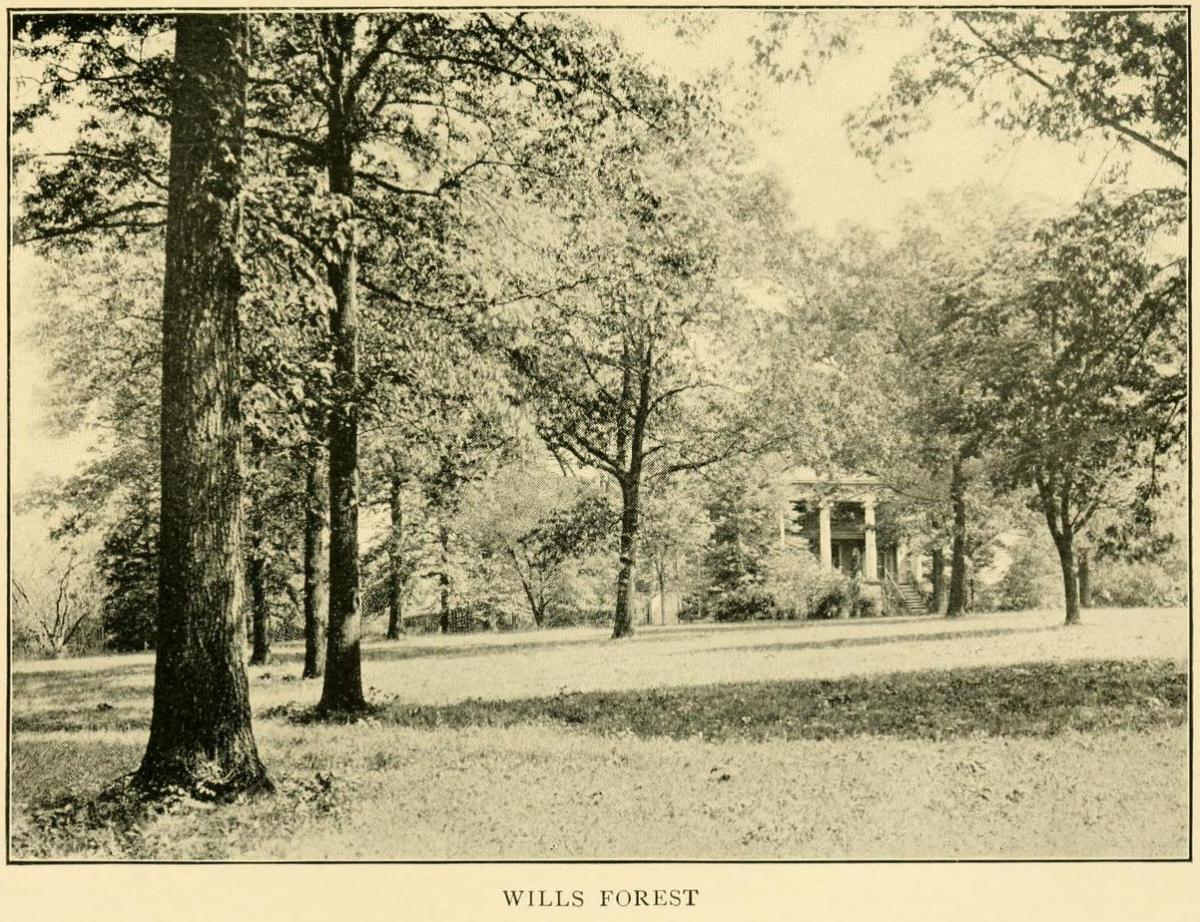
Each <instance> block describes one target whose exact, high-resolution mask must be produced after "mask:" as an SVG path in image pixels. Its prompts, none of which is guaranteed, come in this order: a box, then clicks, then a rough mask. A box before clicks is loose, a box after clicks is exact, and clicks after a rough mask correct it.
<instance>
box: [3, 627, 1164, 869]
mask: <svg viewBox="0 0 1200 922" xmlns="http://www.w3.org/2000/svg"><path fill="white" fill-rule="evenodd" d="M1088 614H1089V618H1088V620H1089V624H1087V625H1086V626H1085V627H1084V628H1082V629H1078V630H1061V629H1058V628H1056V627H1054V626H1053V622H1052V620H1051V618H1052V617H1056V616H1051V615H1037V614H1035V615H1021V616H994V617H987V618H980V619H972V620H971V621H968V622H964V623H960V624H949V623H947V622H944V621H939V620H924V621H910V622H900V621H893V622H869V623H866V622H864V623H861V624H844V623H843V624H832V625H791V626H782V627H777V626H750V627H729V628H716V629H713V628H703V627H700V628H691V629H675V630H670V631H659V632H647V633H646V634H643V636H642V637H641V638H639V639H637V640H635V641H634V642H633V643H630V644H622V645H616V646H614V645H612V644H609V643H607V642H606V641H605V640H603V639H602V637H601V636H600V635H598V634H597V633H596V632H586V631H585V632H547V633H545V634H541V635H521V636H508V637H497V638H477V637H456V638H444V639H443V638H410V639H406V640H403V641H400V642H399V643H398V644H391V645H384V644H381V645H377V646H375V647H374V648H372V649H371V651H370V659H369V660H368V663H367V667H366V677H367V681H368V683H370V684H372V685H374V686H377V688H378V691H377V692H376V697H377V700H381V701H386V702H387V704H386V705H385V707H384V709H383V710H382V711H381V713H380V715H379V717H378V718H377V719H376V720H374V721H371V722H368V723H366V724H360V725H354V726H313V725H297V724H295V723H293V722H291V721H289V720H288V719H287V718H288V715H289V714H292V713H296V712H297V711H301V710H302V708H303V706H304V705H305V704H307V703H309V702H310V699H311V698H312V697H313V696H314V695H315V693H316V689H315V688H313V683H300V682H297V681H287V680H286V679H287V677H288V676H290V675H292V674H293V673H294V671H295V669H296V666H295V664H294V663H293V662H291V661H290V660H291V659H292V658H294V656H295V651H293V650H287V651H283V654H284V658H285V659H286V661H285V662H282V663H280V664H277V665H275V666H270V667H266V668H265V669H257V670H254V671H253V672H252V675H253V676H254V682H253V687H254V697H255V704H256V709H257V712H258V720H257V724H256V730H257V733H258V736H259V739H260V743H261V745H262V748H263V750H264V756H265V758H266V759H267V761H268V763H269V765H270V766H271V768H272V771H273V773H274V775H275V777H276V779H277V781H279V782H280V787H281V793H280V796H278V797H276V798H272V799H269V800H265V801H261V802H257V803H253V804H247V805H234V806H230V807H217V808H212V809H199V808H195V807H190V806H187V805H182V806H181V807H180V808H178V809H175V810H172V811H170V812H169V813H168V814H167V815H164V816H160V817H158V818H156V819H154V820H153V821H150V822H145V823H140V824H137V825H135V826H132V827H129V826H122V825H120V824H118V825H116V826H110V827H101V828H99V829H84V828H82V826H81V825H80V824H79V823H78V821H77V819H78V818H77V817H75V816H73V815H71V814H69V813H63V814H61V815H59V816H58V817H54V816H51V817H50V818H49V822H50V823H51V825H52V826H55V825H57V826H58V827H61V828H59V829H58V830H57V831H54V832H52V834H51V835H49V836H47V835H45V833H44V832H43V831H39V832H36V833H35V832H33V831H32V830H31V829H30V827H29V825H28V824H29V810H28V807H29V805H30V804H34V803H38V802H43V801H45V800H47V799H49V798H55V797H60V796H62V795H63V794H67V793H78V794H84V795H86V794H90V793H92V792H94V791H96V790H97V789H99V788H100V787H101V786H102V785H103V783H104V782H105V781H106V780H108V779H110V778H112V777H114V776H116V775H119V774H121V773H122V772H125V771H129V770H130V769H132V768H133V767H134V766H135V765H136V761H137V758H138V756H139V755H140V752H141V748H142V746H143V745H144V741H145V730H144V727H145V726H146V723H147V720H148V704H149V699H148V689H149V673H148V670H149V668H150V664H149V659H148V658H145V657H129V658H107V659H104V660H94V661H89V662H84V661H77V662H74V663H70V662H67V663H63V662H59V663H53V664H21V665H20V666H19V668H18V670H17V674H16V675H15V676H14V679H15V694H16V705H15V709H14V718H13V720H14V731H15V736H14V764H13V772H14V777H13V784H14V794H15V799H16V801H17V807H18V816H17V826H16V837H15V845H16V852H15V854H16V855H18V856H19V855H21V854H29V855H31V856H32V855H35V854H40V853H47V852H49V853H53V854H66V853H71V854H91V855H97V856H101V855H110V854H120V855H140V856H147V857H150V856H153V857H172V856H174V857H239V856H240V857H340V858H349V857H406V858H454V857H459V858H461V857H475V858H500V857H515V858H554V857H583V858H596V857H609V858H613V857H617V858H620V857H695V858H699V857H720V858H749V857H783V858H799V857H804V858H837V857H863V858H866V857H910V858H915V857H984V856H993V857H994V856H1010V857H1038V856H1060V857H1067V856H1083V855H1089V856H1109V857H1114V856H1139V857H1151V856H1178V855H1180V854H1182V853H1184V851H1185V850H1186V822H1187V782H1188V779H1187V740H1186V730H1185V729H1183V727H1182V723H1183V721H1184V719H1185V706H1186V700H1185V699H1186V686H1185V679H1184V677H1183V674H1182V671H1181V669H1182V667H1181V665H1180V663H1181V658H1182V657H1184V656H1185V655H1186V650H1187V646H1186V640H1187V620H1186V613H1183V612H1178V611H1177V612H1154V613H1149V612H1141V613H1128V612H1127V613H1098V612H1089V613H1088ZM1022 654H1024V655H1022ZM1146 657H1151V658H1152V659H1145V658H1146ZM931 659H933V660H935V661H936V664H938V665H940V666H941V667H942V668H940V669H929V668H927V667H928V664H929V662H930V660H931ZM1098 660H1106V661H1108V662H1098ZM1035 661H1040V664H1037V663H1036V662H1035ZM1055 662H1057V663H1059V665H1057V666H1050V665H1047V663H1055ZM1005 663H1007V664H1012V663H1026V665H1018V666H1015V667H1013V666H1011V665H1009V666H1007V667H1005V668H999V669H997V668H990V667H994V666H997V665H1000V664H1005ZM910 664H911V667H912V668H911V669H909V670H908V671H903V670H905V667H906V666H909V665H910ZM946 667H954V668H952V669H947V668H946ZM982 667H989V668H982ZM917 669H920V670H921V671H919V672H918V671H914V670H917ZM764 679H765V680H766V681H764ZM748 680H755V681H748ZM716 683H720V684H716ZM729 683H738V684H736V685H730V684H729ZM688 686H702V687H698V688H689V687H688ZM392 696H397V697H395V698H393V697H392ZM268 713H270V714H273V715H275V716H271V717H265V715H266V714H268ZM46 822H47V816H46V814H45V813H40V819H39V824H43V823H46Z"/></svg>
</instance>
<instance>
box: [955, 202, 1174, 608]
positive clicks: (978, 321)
mask: <svg viewBox="0 0 1200 922" xmlns="http://www.w3.org/2000/svg"><path fill="white" fill-rule="evenodd" d="M1185 214H1186V200H1185V199H1184V197H1183V196H1181V195H1179V194H1177V193H1175V192H1173V191H1170V190H1159V191H1151V192H1146V193H1141V194H1138V195H1134V196H1131V197H1127V198H1123V199H1120V200H1118V201H1115V202H1114V201H1113V200H1112V199H1111V198H1110V197H1107V196H1104V195H1095V196H1093V197H1090V198H1089V199H1087V200H1085V201H1084V202H1083V203H1081V204H1080V206H1079V207H1078V208H1077V209H1075V210H1073V211H1072V212H1071V213H1069V214H1068V215H1066V216H1064V217H1062V218H1059V219H1057V220H1054V221H1050V222H1047V223H1045V224H1043V225H1042V226H1041V227H1040V228H1038V230H1037V232H1036V234H1035V235H1034V236H1033V239H1032V240H1031V241H1030V246H1028V247H1022V248H1017V249H1016V250H1015V252H1014V251H1013V249H1012V248H1011V247H1010V248H1009V249H1008V251H1007V252H1004V253H998V254H997V258H996V263H997V265H1005V263H1006V262H1007V274H1008V275H1009V276H1010V277H1016V278H1019V279H1021V285H1020V286H1019V288H1018V289H1017V291H1016V292H1015V293H1007V294H1005V295H1004V296H1002V297H992V298H986V299H984V298H981V299H969V300H964V302H962V303H958V304H956V305H955V309H954V312H953V319H952V322H951V325H949V326H948V327H947V336H948V344H950V348H952V349H954V350H956V351H957V352H958V353H959V359H958V362H959V364H960V365H961V366H962V367H970V368H971V369H973V373H974V377H975V382H976V387H977V394H978V398H977V399H976V400H975V401H974V403H973V406H972V408H971V412H970V413H969V414H966V415H964V416H963V417H962V418H961V419H960V425H961V426H962V427H963V429H964V430H965V431H966V432H967V433H969V437H972V438H975V439H978V440H979V441H980V442H981V443H982V444H985V445H989V446H990V447H992V448H993V449H994V450H995V451H996V454H997V462H996V466H995V468H994V469H993V471H992V476H993V478H994V479H995V480H996V481H997V482H998V483H999V484H1001V485H1002V486H1005V487H1009V488H1012V487H1021V488H1026V489H1029V490H1031V491H1032V494H1033V503H1034V505H1035V508H1036V509H1037V511H1038V512H1039V513H1041V515H1042V516H1043V518H1044V519H1045V521H1046V525H1047V527H1048V528H1049V531H1050V534H1051V537H1052V538H1053V539H1054V544H1055V547H1056V548H1057V550H1058V555H1059V563H1060V568H1061V570H1062V577H1063V587H1064V592H1065V597H1066V622H1067V624H1077V623H1078V622H1079V620H1080V613H1079V609H1080V602H1079V584H1078V563H1077V559H1076V541H1077V537H1078V536H1079V535H1080V534H1081V533H1083V532H1084V531H1085V530H1086V529H1087V527H1088V525H1089V523H1090V522H1091V521H1092V519H1093V517H1094V516H1095V515H1096V513H1097V512H1098V511H1100V510H1102V509H1104V508H1106V507H1110V506H1112V505H1113V504H1114V503H1119V502H1122V501H1123V500H1125V499H1126V498H1127V496H1128V493H1129V491H1130V489H1131V488H1132V489H1133V490H1134V492H1135V494H1137V495H1140V496H1143V497H1147V498H1149V497H1153V496H1155V495H1156V494H1157V492H1158V491H1159V489H1160V487H1159V479H1160V478H1159V472H1160V469H1161V466H1162V464H1163V461H1164V459H1165V458H1167V457H1169V456H1170V455H1171V454H1172V453H1175V452H1178V451H1180V450H1181V446H1182V445H1183V441H1184V435H1185V432H1186V417H1187V335H1186V329H1187V306H1186V305H1187V295H1186V291H1187V282H1186V279H1187V273H1186V271H1185V266H1186V258H1185V257H1184V256H1183V255H1179V254H1177V252H1176V249H1175V247H1174V246H1172V237H1173V234H1174V233H1175V232H1177V231H1178V228H1179V227H1181V225H1182V222H1183V220H1184V218H1185Z"/></svg>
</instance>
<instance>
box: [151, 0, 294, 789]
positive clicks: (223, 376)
mask: <svg viewBox="0 0 1200 922" xmlns="http://www.w3.org/2000/svg"><path fill="white" fill-rule="evenodd" d="M246 39H247V27H246V21H245V19H244V18H243V17H242V16H238V15H189V16H181V17H179V19H178V21H177V24H176V32H175V66H176V70H177V73H176V76H175V83H174V87H173V90H172V94H171V96H172V113H171V159H170V171H169V175H170V182H169V187H168V193H167V238H166V272H165V276H164V285H163V371H162V386H163V393H162V478H161V479H162V500H161V509H162V512H161V526H160V552H159V559H160V572H159V606H158V610H159V624H158V647H157V656H156V659H155V670H154V708H153V713H152V716H151V721H150V740H149V743H148V744H147V747H146V753H145V756H144V757H143V759H142V764H141V766H140V767H139V769H138V771H137V773H136V775H135V777H134V783H135V784H136V785H138V786H140V787H142V788H145V789H149V790H155V789H161V788H163V787H165V786H177V787H181V788H184V789H185V790H188V791H191V792H193V793H195V794H197V795H199V796H206V797H213V796H229V795H232V794H235V793H239V792H245V791H261V790H266V789H269V788H270V786H271V785H270V781H269V780H268V778H267V774H266V770H265V768H264V767H263V764H262V762H261V761H260V759H259V756H258V749H257V746H256V744H255V741H254V734H253V731H252V729H251V719H250V700H249V690H248V686H247V681H246V672H245V669H244V667H243V665H242V659H241V657H242V639H241V638H240V637H239V636H238V635H239V631H240V629H241V624H242V620H241V611H240V608H241V593H242V588H241V572H240V561H241V550H242V548H241V515H242V513H241V501H242V497H241V488H240V476H241V427H240V411H239V395H240V380H239V376H240V371H241V369H240V364H239V358H238V300H239V298H240V296H241V290H242V285H241V279H240V267H239V253H238V245H239V225H240V215H239V210H240V202H239V198H238V197H239V193H240V190H241V184H242V145H243V133H244V125H245V113H246V54H247V41H246Z"/></svg>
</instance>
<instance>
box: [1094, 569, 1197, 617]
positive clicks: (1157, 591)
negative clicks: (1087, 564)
mask: <svg viewBox="0 0 1200 922" xmlns="http://www.w3.org/2000/svg"><path fill="white" fill-rule="evenodd" d="M1091 586H1092V604H1094V605H1105V606H1114V607H1117V608H1157V607H1167V606H1176V605H1184V604H1186V603H1187V601H1188V582H1187V569H1186V568H1184V567H1171V566H1169V565H1167V564H1164V563H1162V562H1160V561H1154V560H1142V561H1125V560H1106V561H1103V562H1101V563H1096V564H1093V565H1092V570H1091Z"/></svg>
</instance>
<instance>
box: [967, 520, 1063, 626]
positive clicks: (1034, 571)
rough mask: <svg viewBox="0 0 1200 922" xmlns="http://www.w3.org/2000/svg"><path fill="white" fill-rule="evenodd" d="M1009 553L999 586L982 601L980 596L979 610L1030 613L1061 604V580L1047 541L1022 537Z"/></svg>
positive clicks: (978, 600) (978, 601) (993, 588)
mask: <svg viewBox="0 0 1200 922" xmlns="http://www.w3.org/2000/svg"><path fill="white" fill-rule="evenodd" d="M1048 551H1049V554H1048V553H1047V552H1048ZM1010 553H1011V559H1010V560H1009V564H1008V567H1007V568H1006V569H1005V571H1004V575H1003V576H1002V577H1001V578H1000V580H999V582H998V583H997V584H996V585H995V586H994V587H991V588H990V589H988V590H985V591H984V593H983V597H982V598H981V597H980V596H979V595H978V594H977V596H976V607H977V608H983V609H994V610H996V611H1028V610H1031V609H1035V608H1042V607H1044V606H1045V605H1048V604H1050V603H1051V602H1061V600H1062V585H1061V577H1059V576H1058V575H1057V573H1056V568H1055V566H1054V558H1053V556H1052V555H1053V548H1048V547H1046V544H1045V542H1044V541H1041V542H1039V541H1035V540H1032V539H1031V538H1024V537H1023V538H1021V539H1020V540H1019V542H1018V543H1017V545H1016V546H1015V547H1014V548H1012V549H1011V551H1010Z"/></svg>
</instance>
